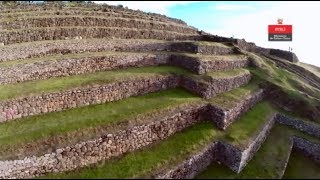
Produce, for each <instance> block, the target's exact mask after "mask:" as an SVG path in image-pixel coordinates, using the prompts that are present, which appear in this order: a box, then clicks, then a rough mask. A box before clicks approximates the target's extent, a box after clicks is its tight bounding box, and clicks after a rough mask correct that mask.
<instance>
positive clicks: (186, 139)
mask: <svg viewBox="0 0 320 180" xmlns="http://www.w3.org/2000/svg"><path fill="white" fill-rule="evenodd" d="M266 106H267V107H266ZM268 106H269V105H268V103H261V104H260V105H258V108H256V109H253V110H252V111H254V113H257V115H258V113H261V111H263V110H264V109H266V108H268ZM257 109H258V110H257ZM251 114H252V113H250V112H249V113H248V114H247V115H245V117H246V118H241V119H239V120H238V121H236V122H235V123H234V124H232V125H231V126H230V128H229V129H230V130H228V131H220V130H217V129H216V128H215V127H213V125H212V124H211V122H210V123H207V122H206V123H200V124H198V125H194V126H193V127H191V128H190V129H189V130H184V131H183V133H177V134H175V135H173V136H171V137H169V138H168V139H167V140H163V141H161V142H159V143H157V144H154V145H152V146H151V147H147V148H144V149H143V150H138V151H135V152H133V153H128V154H127V155H125V156H124V157H119V158H116V159H115V160H109V161H105V162H103V163H100V165H98V166H96V167H86V168H82V169H80V170H75V171H71V172H65V173H60V174H50V175H48V176H45V178H137V177H150V174H151V171H153V172H159V171H161V170H164V169H168V168H170V167H174V166H175V165H177V164H179V163H181V162H182V161H183V160H184V159H185V158H187V157H188V155H191V154H193V153H196V152H198V151H199V150H200V149H202V148H204V147H205V145H206V144H208V143H210V142H213V141H214V140H218V139H224V138H226V137H229V136H233V137H234V138H235V139H233V141H229V142H244V139H247V140H248V139H250V137H249V136H251V135H252V134H253V132H256V131H257V130H259V128H260V127H259V126H260V125H261V122H260V123H255V122H259V120H257V119H253V118H250V117H251V116H252V115H251ZM261 115H262V116H263V115H264V114H263V112H262V114H261ZM260 119H263V118H260ZM246 126H250V127H251V128H250V127H249V128H247V129H249V130H246V129H245V128H244V129H243V127H246ZM254 126H255V127H254Z"/></svg>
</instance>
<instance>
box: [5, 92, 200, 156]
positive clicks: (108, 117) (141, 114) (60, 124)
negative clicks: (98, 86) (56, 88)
mask: <svg viewBox="0 0 320 180" xmlns="http://www.w3.org/2000/svg"><path fill="white" fill-rule="evenodd" d="M194 103H195V104H198V103H201V98H199V97H196V96H194V95H192V94H190V93H189V92H187V91H184V90H182V89H171V90H165V91H161V92H156V93H149V94H147V95H143V96H136V97H129V98H126V99H123V100H119V101H115V102H110V103H104V104H99V105H90V106H84V107H80V108H75V109H70V110H65V111H59V112H52V113H47V114H43V115H37V116H29V117H25V118H22V119H20V120H16V121H10V122H7V123H2V124H0V156H1V157H2V158H3V157H6V156H7V155H10V153H8V152H10V151H14V150H15V147H21V146H23V144H25V143H36V142H37V141H40V142H42V141H45V140H48V139H49V140H50V139H52V138H54V137H64V138H61V139H59V138H58V140H57V142H56V143H57V144H56V145H57V146H58V145H59V144H68V143H70V142H78V141H80V140H84V139H88V138H90V137H92V138H93V137H96V133H97V132H100V131H98V130H99V128H102V131H101V133H103V134H105V132H108V131H116V129H117V127H118V129H119V128H121V126H124V127H125V128H127V125H128V123H129V124H137V123H143V122H145V121H150V119H152V118H153V117H161V115H162V116H165V115H166V114H168V113H170V112H171V113H172V111H174V110H175V109H178V108H179V107H181V106H183V105H190V104H194ZM160 119H161V118H160ZM103 127H105V128H103ZM95 130H96V131H95ZM39 145H41V143H40V144H39ZM11 154H12V153H11Z"/></svg>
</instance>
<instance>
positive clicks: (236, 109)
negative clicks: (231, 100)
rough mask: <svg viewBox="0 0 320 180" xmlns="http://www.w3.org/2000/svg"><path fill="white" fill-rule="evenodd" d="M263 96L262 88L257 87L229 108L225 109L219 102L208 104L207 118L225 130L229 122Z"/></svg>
mask: <svg viewBox="0 0 320 180" xmlns="http://www.w3.org/2000/svg"><path fill="white" fill-rule="evenodd" d="M263 98H264V90H263V89H259V90H257V91H255V92H254V93H252V94H249V95H248V96H247V97H244V98H243V99H242V100H241V101H240V102H238V103H236V104H235V105H233V107H232V108H230V109H225V108H223V107H221V105H219V104H216V105H213V104H209V107H208V111H209V119H210V120H211V121H213V122H214V123H215V124H216V126H217V127H218V128H220V129H222V130H225V129H226V128H227V127H228V126H229V125H230V124H231V123H233V122H234V121H235V120H237V119H238V118H239V117H240V116H241V115H242V114H243V113H245V112H247V111H248V110H249V109H250V108H251V107H253V106H254V105H255V104H256V103H258V102H259V101H261V100H262V99H263Z"/></svg>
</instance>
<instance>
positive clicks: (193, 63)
mask: <svg viewBox="0 0 320 180" xmlns="http://www.w3.org/2000/svg"><path fill="white" fill-rule="evenodd" d="M170 63H171V64H172V65H176V66H180V67H184V68H186V69H189V70H190V71H192V72H194V73H196V74H204V73H208V72H211V71H218V70H231V69H236V68H244V67H248V65H249V59H248V58H247V57H246V56H243V55H223V56H222V55H217V56H205V55H192V54H173V55H172V57H171V61H170Z"/></svg>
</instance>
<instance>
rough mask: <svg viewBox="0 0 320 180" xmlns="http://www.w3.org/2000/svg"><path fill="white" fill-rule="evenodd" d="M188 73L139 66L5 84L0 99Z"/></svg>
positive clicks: (171, 67) (1, 88) (168, 67)
mask: <svg viewBox="0 0 320 180" xmlns="http://www.w3.org/2000/svg"><path fill="white" fill-rule="evenodd" d="M188 73H189V72H188V71H187V70H184V69H182V68H178V67H173V66H158V67H141V68H127V69H121V70H114V71H103V72H96V73H91V74H81V75H73V76H67V77H55V78H50V79H45V80H36V81H27V82H22V83H15V84H6V85H1V86H0V92H1V93H0V100H6V99H10V98H18V97H24V96H29V95H34V94H40V93H43V92H57V91H61V90H67V89H72V88H74V87H81V86H87V85H93V84H105V83H110V82H116V81H123V80H133V79H138V78H143V77H154V76H156V75H161V74H164V75H165V74H167V75H169V74H188Z"/></svg>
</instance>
